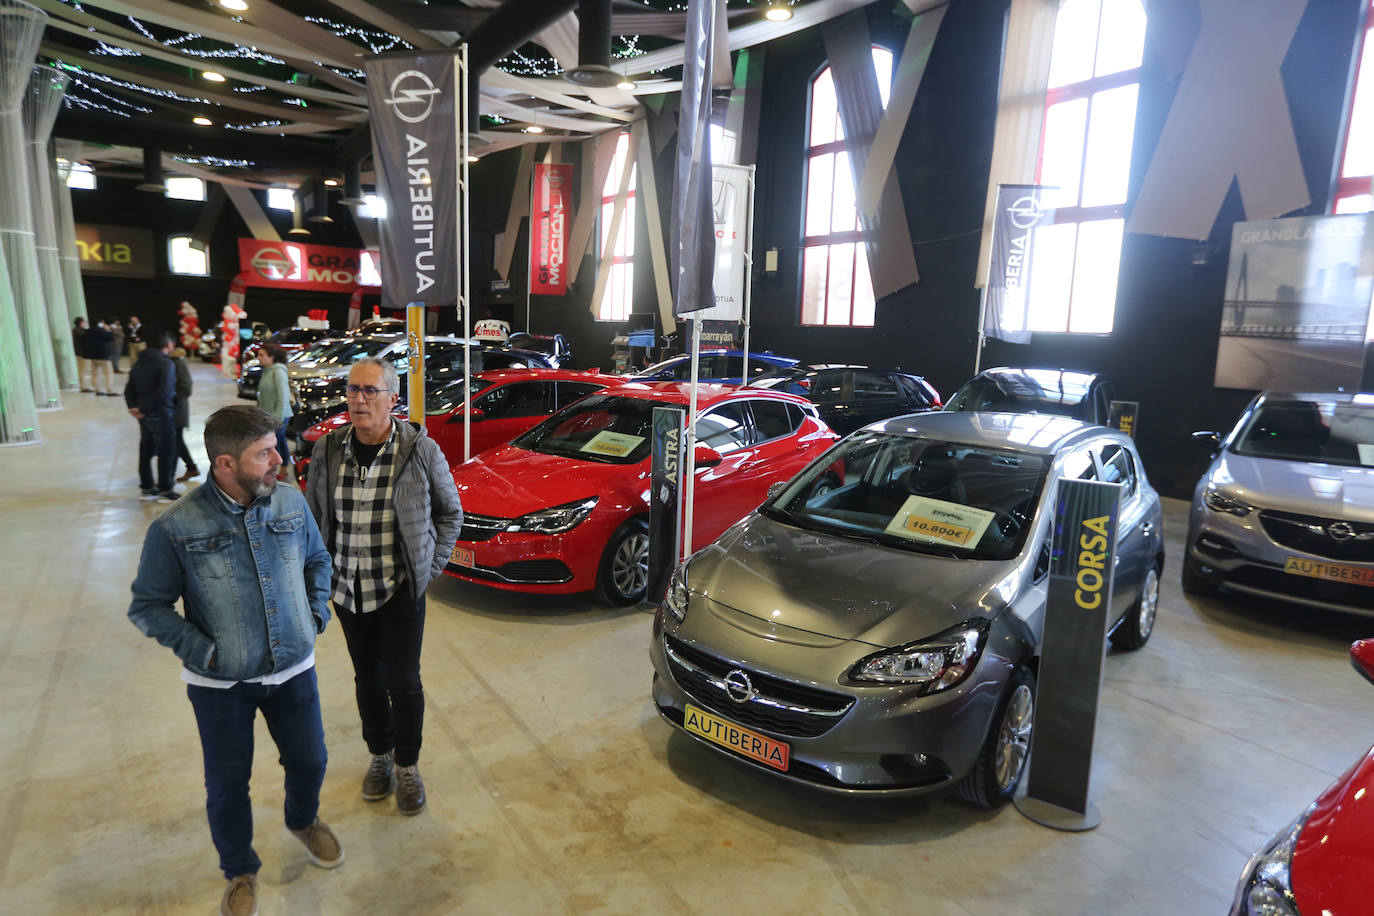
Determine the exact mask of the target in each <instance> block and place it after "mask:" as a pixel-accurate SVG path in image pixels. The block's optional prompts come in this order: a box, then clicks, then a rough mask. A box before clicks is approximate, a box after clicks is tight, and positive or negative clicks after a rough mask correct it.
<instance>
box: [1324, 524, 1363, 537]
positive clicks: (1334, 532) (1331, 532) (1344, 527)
mask: <svg viewBox="0 0 1374 916" xmlns="http://www.w3.org/2000/svg"><path fill="white" fill-rule="evenodd" d="M1326 536H1327V537H1329V538H1331V540H1333V541H1348V540H1350V539H1351V538H1358V539H1359V540H1361V541H1369V540H1374V531H1370V532H1365V533H1364V534H1361V533H1360V532H1358V531H1356V530H1355V526H1354V525H1352V524H1350V523H1349V522H1332V523H1331V524H1330V525H1327V526H1326Z"/></svg>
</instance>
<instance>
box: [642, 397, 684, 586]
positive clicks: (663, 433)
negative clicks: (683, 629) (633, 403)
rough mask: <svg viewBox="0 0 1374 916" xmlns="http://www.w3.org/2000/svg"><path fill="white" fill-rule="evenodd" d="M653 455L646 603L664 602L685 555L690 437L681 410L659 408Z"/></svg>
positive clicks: (677, 408) (656, 415) (656, 408)
mask: <svg viewBox="0 0 1374 916" xmlns="http://www.w3.org/2000/svg"><path fill="white" fill-rule="evenodd" d="M653 416H654V420H653V439H652V441H651V454H652V455H653V458H652V461H651V464H650V467H651V471H650V477H649V576H648V586H647V588H646V589H645V593H644V599H645V600H646V601H650V602H653V603H657V602H659V601H662V600H663V596H664V594H665V593H666V592H667V590H668V579H669V577H670V576H672V574H673V570H674V569H675V568H676V567H677V564H678V558H679V557H680V556H681V554H682V525H681V520H682V458H683V452H682V443H683V440H684V438H685V436H686V430H685V416H686V414H685V412H684V411H683V409H682V408H681V407H676V406H672V407H655V408H654V413H653Z"/></svg>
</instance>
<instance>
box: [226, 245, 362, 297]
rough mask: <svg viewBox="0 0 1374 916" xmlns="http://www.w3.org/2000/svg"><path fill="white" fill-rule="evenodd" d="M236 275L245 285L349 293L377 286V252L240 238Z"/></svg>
mask: <svg viewBox="0 0 1374 916" xmlns="http://www.w3.org/2000/svg"><path fill="white" fill-rule="evenodd" d="M239 276H241V277H242V278H243V282H244V285H245V286H267V287H272V288H274V289H298V290H308V291H313V292H321V293H346V294H351V293H352V292H353V291H354V290H356V289H357V288H358V287H360V286H372V287H375V286H377V285H378V284H379V283H380V282H381V279H380V278H379V277H378V275H377V256H376V254H375V253H373V252H371V251H365V250H362V249H358V248H336V247H334V246H332V245H302V244H301V243H300V242H274V241H267V240H264V239H239Z"/></svg>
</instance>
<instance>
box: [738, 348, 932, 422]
mask: <svg viewBox="0 0 1374 916" xmlns="http://www.w3.org/2000/svg"><path fill="white" fill-rule="evenodd" d="M749 384H750V386H751V387H757V388H771V389H773V390H774V391H786V392H787V393H789V394H799V395H801V396H802V397H804V398H806V399H807V400H808V401H810V402H811V403H813V404H815V405H816V407H817V409H818V410H820V413H821V419H822V420H824V421H825V422H826V423H828V424H830V428H831V429H833V430H834V431H835V432H837V433H839V434H840V435H842V436H846V435H848V434H849V433H852V432H853V431H854V430H856V429H859V428H860V427H862V426H867V425H868V424H870V423H876V422H877V421H878V420H886V419H888V418H889V417H896V416H901V415H902V414H907V413H916V412H918V411H922V410H939V409H940V406H941V402H940V392H938V391H936V390H935V388H934V386H932V385H931V384H930V383H929V382H927V381H926V380H925V379H924V378H922V377H921V376H919V375H910V374H908V373H905V372H899V371H894V370H890V369H873V368H870V367H868V366H845V365H809V366H796V367H794V368H792V369H782V370H778V371H776V372H770V373H767V374H765V375H762V376H760V377H759V378H756V379H754V380H753V381H751V382H750V383H749Z"/></svg>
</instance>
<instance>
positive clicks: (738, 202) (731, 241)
mask: <svg viewBox="0 0 1374 916" xmlns="http://www.w3.org/2000/svg"><path fill="white" fill-rule="evenodd" d="M752 172H753V169H752V168H750V167H749V166H744V165H713V166H711V216H712V219H713V220H714V221H715V224H716V263H715V271H714V273H713V274H712V285H713V286H714V287H715V294H716V304H715V306H714V307H712V308H708V309H702V310H701V311H699V312H696V313H695V315H696V317H697V318H702V319H705V320H708V321H732V322H738V321H741V320H742V319H743V317H744V288H745V284H747V283H748V282H749V249H748V246H749V218H750V215H751V214H752V213H753V211H754V184H753V182H752V181H751V180H750V178H751V173H752Z"/></svg>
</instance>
